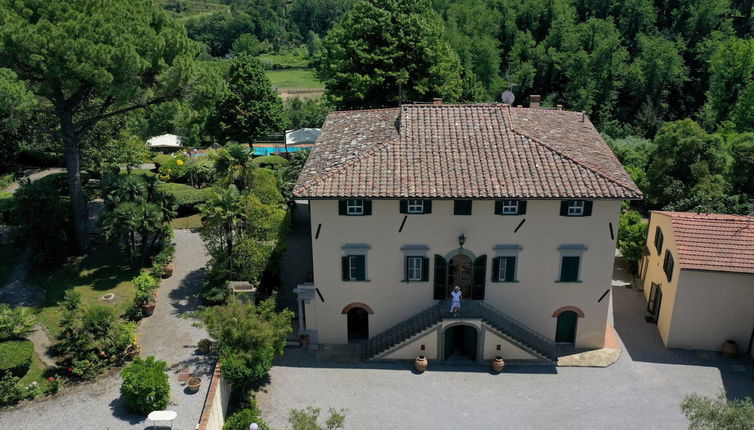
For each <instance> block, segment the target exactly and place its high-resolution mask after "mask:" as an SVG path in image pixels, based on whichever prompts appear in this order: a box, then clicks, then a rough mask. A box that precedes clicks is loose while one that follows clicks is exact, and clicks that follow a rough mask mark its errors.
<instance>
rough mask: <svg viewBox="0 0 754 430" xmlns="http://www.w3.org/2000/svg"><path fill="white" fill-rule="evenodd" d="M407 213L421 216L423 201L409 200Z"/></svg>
mask: <svg viewBox="0 0 754 430" xmlns="http://www.w3.org/2000/svg"><path fill="white" fill-rule="evenodd" d="M407 212H408V213H410V214H421V213H424V200H420V199H409V201H408V206H407Z"/></svg>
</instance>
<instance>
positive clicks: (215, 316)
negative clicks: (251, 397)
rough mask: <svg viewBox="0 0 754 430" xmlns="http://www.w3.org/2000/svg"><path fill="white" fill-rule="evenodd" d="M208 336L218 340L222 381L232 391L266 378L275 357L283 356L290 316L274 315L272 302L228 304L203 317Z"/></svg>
mask: <svg viewBox="0 0 754 430" xmlns="http://www.w3.org/2000/svg"><path fill="white" fill-rule="evenodd" d="M201 316H202V320H203V321H204V323H205V325H206V327H207V331H208V332H209V334H210V335H211V336H212V337H214V338H215V339H216V340H217V347H218V350H219V351H220V362H221V363H222V365H223V377H225V378H228V380H229V381H230V382H231V383H232V384H233V385H234V387H236V386H237V387H241V388H243V387H247V388H248V385H249V384H250V383H252V382H254V381H256V380H258V379H260V378H262V377H263V376H264V375H266V374H267V372H268V371H269V370H270V368H271V367H272V360H273V359H274V358H275V355H278V354H282V353H283V348H285V336H286V335H287V334H288V333H290V331H291V318H292V317H293V312H291V311H290V310H288V309H284V310H283V311H281V312H275V298H274V297H273V298H270V299H267V300H263V301H262V302H260V303H259V304H258V305H253V304H250V303H249V304H247V303H242V302H240V301H238V300H231V302H230V303H229V304H227V305H225V306H214V307H210V308H207V309H206V310H204V311H203V313H202V315H201Z"/></svg>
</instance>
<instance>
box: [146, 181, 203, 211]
mask: <svg viewBox="0 0 754 430" xmlns="http://www.w3.org/2000/svg"><path fill="white" fill-rule="evenodd" d="M159 188H160V191H163V192H165V193H168V194H171V195H173V196H174V197H175V203H176V204H177V205H178V216H188V215H193V214H197V213H199V205H200V204H202V203H204V202H205V201H207V199H209V198H210V196H212V190H211V189H210V188H202V189H201V190H199V189H196V188H194V187H192V186H191V185H186V184H176V183H173V182H168V183H165V184H160V185H159Z"/></svg>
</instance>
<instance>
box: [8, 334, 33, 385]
mask: <svg viewBox="0 0 754 430" xmlns="http://www.w3.org/2000/svg"><path fill="white" fill-rule="evenodd" d="M33 357H34V345H33V344H32V343H31V341H29V340H9V341H6V342H0V375H2V374H4V373H5V372H10V373H11V374H13V375H14V376H17V377H19V378H23V377H24V375H26V372H28V371H29V367H31V360H32V358H33Z"/></svg>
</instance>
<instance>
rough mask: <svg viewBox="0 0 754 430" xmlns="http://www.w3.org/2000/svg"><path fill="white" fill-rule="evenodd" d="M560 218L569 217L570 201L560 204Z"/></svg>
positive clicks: (563, 201)
mask: <svg viewBox="0 0 754 430" xmlns="http://www.w3.org/2000/svg"><path fill="white" fill-rule="evenodd" d="M560 216H568V200H562V201H561V202H560Z"/></svg>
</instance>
